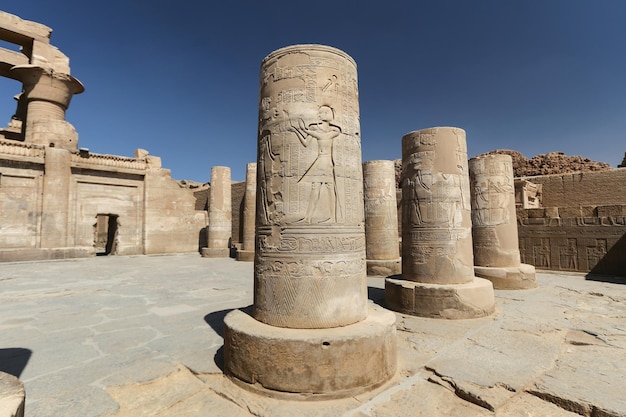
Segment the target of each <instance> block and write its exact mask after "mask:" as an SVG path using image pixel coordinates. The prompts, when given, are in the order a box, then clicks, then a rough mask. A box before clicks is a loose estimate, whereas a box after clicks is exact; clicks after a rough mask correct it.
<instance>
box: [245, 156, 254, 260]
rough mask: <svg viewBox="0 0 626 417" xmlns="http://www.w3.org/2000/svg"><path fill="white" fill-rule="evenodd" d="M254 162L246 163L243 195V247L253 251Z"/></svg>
mask: <svg viewBox="0 0 626 417" xmlns="http://www.w3.org/2000/svg"><path fill="white" fill-rule="evenodd" d="M256 175H257V174H256V163H254V162H251V163H249V164H247V165H246V193H245V195H244V197H243V201H244V203H243V204H244V206H243V222H242V224H243V226H242V227H243V249H244V250H246V251H254V230H255V219H256Z"/></svg>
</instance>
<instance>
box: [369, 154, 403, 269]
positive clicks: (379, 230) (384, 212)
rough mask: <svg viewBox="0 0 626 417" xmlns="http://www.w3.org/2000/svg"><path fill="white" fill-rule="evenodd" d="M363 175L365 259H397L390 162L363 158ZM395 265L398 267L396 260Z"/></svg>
mask: <svg viewBox="0 0 626 417" xmlns="http://www.w3.org/2000/svg"><path fill="white" fill-rule="evenodd" d="M363 177H364V180H363V183H364V193H365V194H364V201H365V234H366V254H367V259H368V260H369V261H372V260H377V261H383V260H384V261H386V260H393V261H395V262H399V261H398V259H399V258H400V250H399V246H398V210H397V202H396V182H395V166H394V162H393V161H384V160H379V161H368V162H365V163H364V164H363ZM379 265H380V264H379ZM396 269H397V270H399V263H398V266H397V267H396Z"/></svg>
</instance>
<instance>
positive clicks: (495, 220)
mask: <svg viewBox="0 0 626 417" xmlns="http://www.w3.org/2000/svg"><path fill="white" fill-rule="evenodd" d="M469 170H470V183H471V187H470V189H471V193H472V224H473V229H472V230H473V240H474V262H475V263H476V265H482V266H518V265H519V264H520V256H519V240H518V236H517V221H516V213H515V188H514V184H513V162H512V160H511V156H509V155H486V156H481V157H476V158H472V159H470V161H469Z"/></svg>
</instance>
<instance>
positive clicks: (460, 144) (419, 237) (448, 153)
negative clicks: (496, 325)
mask: <svg viewBox="0 0 626 417" xmlns="http://www.w3.org/2000/svg"><path fill="white" fill-rule="evenodd" d="M402 171H403V175H404V180H403V183H402V217H403V218H402V277H401V279H396V278H387V279H386V281H385V301H386V304H387V306H389V307H390V308H392V309H394V310H396V311H400V312H402V313H406V314H412V315H417V316H423V317H433V318H446V319H463V318H472V317H482V316H487V315H489V314H491V313H492V312H493V311H494V304H495V301H494V294H493V286H492V284H491V282H490V281H489V280H486V279H483V278H477V277H475V276H474V262H473V251H472V221H471V206H470V191H469V176H468V168H467V147H466V143H465V131H464V130H463V129H459V128H454V127H435V128H430V129H423V130H418V131H414V132H410V133H408V134H406V135H405V136H404V137H403V138H402Z"/></svg>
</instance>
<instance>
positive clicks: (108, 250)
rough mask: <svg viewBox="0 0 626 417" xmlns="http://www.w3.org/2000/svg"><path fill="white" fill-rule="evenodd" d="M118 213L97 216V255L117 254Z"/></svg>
mask: <svg viewBox="0 0 626 417" xmlns="http://www.w3.org/2000/svg"><path fill="white" fill-rule="evenodd" d="M117 218H118V215H117V214H98V215H97V216H96V236H95V247H96V255H97V256H108V255H115V253H116V252H117V229H118V219H117Z"/></svg>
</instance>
